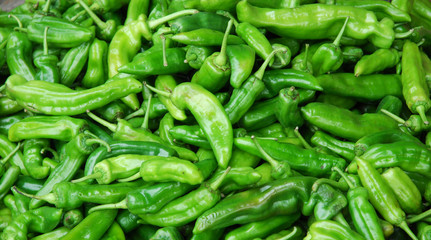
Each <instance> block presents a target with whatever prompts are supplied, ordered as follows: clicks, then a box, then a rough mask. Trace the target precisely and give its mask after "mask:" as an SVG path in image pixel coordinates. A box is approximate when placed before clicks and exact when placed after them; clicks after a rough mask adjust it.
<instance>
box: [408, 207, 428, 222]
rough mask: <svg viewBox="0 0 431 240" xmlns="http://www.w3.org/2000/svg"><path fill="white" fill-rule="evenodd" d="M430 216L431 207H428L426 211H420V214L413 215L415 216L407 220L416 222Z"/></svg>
mask: <svg viewBox="0 0 431 240" xmlns="http://www.w3.org/2000/svg"><path fill="white" fill-rule="evenodd" d="M429 216H431V209H428V210H426V211H425V212H423V213H420V214H418V215H416V216H413V217H411V218H408V219H407V220H406V222H407V223H408V224H411V223H415V222H418V221H420V220H422V219H424V218H427V217H429Z"/></svg>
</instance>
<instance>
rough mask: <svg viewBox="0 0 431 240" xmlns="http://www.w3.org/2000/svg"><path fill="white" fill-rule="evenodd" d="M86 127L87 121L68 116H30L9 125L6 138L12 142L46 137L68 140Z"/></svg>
mask: <svg viewBox="0 0 431 240" xmlns="http://www.w3.org/2000/svg"><path fill="white" fill-rule="evenodd" d="M86 129H88V125H87V121H85V120H83V119H80V118H73V117H69V116H50V117H47V116H31V117H28V118H25V119H23V120H21V121H19V122H17V123H15V124H14V125H12V126H11V128H10V129H9V132H8V138H9V140H10V141H12V142H18V141H21V140H24V139H32V138H48V139H56V140H61V141H70V140H72V138H74V137H75V136H76V135H78V134H79V133H81V132H83V131H84V130H86Z"/></svg>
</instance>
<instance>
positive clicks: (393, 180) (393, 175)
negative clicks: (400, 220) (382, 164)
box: [381, 167, 422, 214]
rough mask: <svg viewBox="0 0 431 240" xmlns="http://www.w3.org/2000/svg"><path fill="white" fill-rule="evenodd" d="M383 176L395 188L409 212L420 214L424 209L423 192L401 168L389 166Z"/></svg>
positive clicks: (400, 201)
mask: <svg viewBox="0 0 431 240" xmlns="http://www.w3.org/2000/svg"><path fill="white" fill-rule="evenodd" d="M381 176H382V177H383V179H384V180H385V181H386V183H387V184H388V186H389V187H390V188H391V189H392V190H393V192H394V193H395V197H396V198H397V200H398V203H399V204H400V206H401V208H402V209H403V210H404V211H405V212H406V213H407V214H418V213H420V212H421V211H422V201H421V200H422V196H421V193H420V192H419V189H418V188H417V187H416V185H415V184H414V183H413V181H412V180H411V179H410V177H409V176H408V175H407V174H406V173H405V172H404V171H403V170H401V168H398V167H394V168H389V169H387V170H386V171H384V172H383V173H382V175H381Z"/></svg>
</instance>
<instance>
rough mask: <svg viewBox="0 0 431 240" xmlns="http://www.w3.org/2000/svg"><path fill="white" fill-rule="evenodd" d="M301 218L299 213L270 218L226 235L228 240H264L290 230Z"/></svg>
mask: <svg viewBox="0 0 431 240" xmlns="http://www.w3.org/2000/svg"><path fill="white" fill-rule="evenodd" d="M299 217H300V214H299V213H295V214H290V215H281V216H275V217H270V218H267V219H264V220H262V221H257V222H252V223H248V224H245V225H243V226H240V227H238V228H235V229H234V230H232V231H230V232H228V233H227V234H226V237H225V239H226V240H240V239H255V238H263V237H266V236H268V235H270V234H272V233H275V232H279V231H281V230H283V229H286V228H289V227H290V226H292V224H293V223H295V222H296V221H297V220H298V219H299Z"/></svg>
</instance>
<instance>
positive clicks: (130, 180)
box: [117, 172, 141, 182]
mask: <svg viewBox="0 0 431 240" xmlns="http://www.w3.org/2000/svg"><path fill="white" fill-rule="evenodd" d="M139 178H141V173H140V172H137V173H135V174H133V175H132V176H130V177H128V178H121V179H117V182H132V181H135V180H137V179H139Z"/></svg>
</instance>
